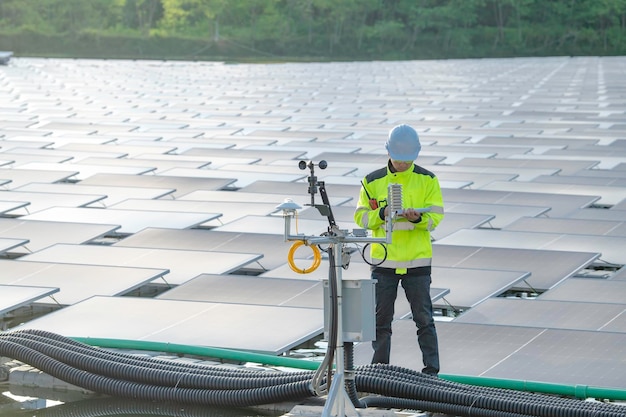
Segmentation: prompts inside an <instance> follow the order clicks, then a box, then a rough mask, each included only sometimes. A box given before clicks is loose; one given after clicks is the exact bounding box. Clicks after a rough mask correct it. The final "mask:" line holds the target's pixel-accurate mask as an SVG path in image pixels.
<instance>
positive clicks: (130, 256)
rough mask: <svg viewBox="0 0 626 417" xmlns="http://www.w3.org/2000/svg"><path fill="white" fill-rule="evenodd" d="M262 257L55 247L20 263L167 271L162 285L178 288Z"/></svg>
mask: <svg viewBox="0 0 626 417" xmlns="http://www.w3.org/2000/svg"><path fill="white" fill-rule="evenodd" d="M261 257H262V255H257V254H244V253H231V252H217V251H215V252H213V251H189V250H177V249H153V248H124V247H116V246H95V245H66V244H56V245H53V246H50V247H48V248H45V249H42V250H40V251H38V252H35V253H32V254H30V255H25V256H22V257H21V258H20V260H21V261H38V262H57V263H69V264H85V265H111V266H132V267H138V268H156V269H167V270H168V271H169V273H168V274H167V275H165V276H164V277H163V279H164V281H165V283H167V284H170V285H179V284H182V283H183V282H185V281H189V280H190V279H192V278H195V277H197V276H198V275H200V274H202V273H214V274H227V273H230V272H235V271H237V270H238V269H240V268H243V267H244V266H245V265H247V264H249V263H252V262H256V261H257V260H259V259H260V258H261Z"/></svg>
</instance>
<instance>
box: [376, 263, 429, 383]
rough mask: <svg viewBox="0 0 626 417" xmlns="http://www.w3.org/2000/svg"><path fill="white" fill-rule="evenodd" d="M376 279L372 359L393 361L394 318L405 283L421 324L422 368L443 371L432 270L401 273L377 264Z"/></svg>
mask: <svg viewBox="0 0 626 417" xmlns="http://www.w3.org/2000/svg"><path fill="white" fill-rule="evenodd" d="M372 279H375V280H377V282H376V340H374V341H373V342H372V347H373V348H374V356H373V357H372V363H389V357H390V354H391V322H392V321H393V315H394V304H395V301H396V297H397V295H398V284H402V288H404V293H405V294H406V298H407V300H408V301H409V304H410V305H411V312H412V315H413V321H414V322H415V325H416V326H417V342H418V344H419V347H420V349H421V351H422V361H423V362H424V369H422V372H424V373H428V374H432V375H436V374H438V373H439V346H438V342H437V330H436V329H435V321H434V320H433V307H432V301H431V299H430V282H431V276H430V273H429V272H424V271H423V270H421V268H417V269H416V270H409V271H408V273H407V274H404V275H398V274H396V273H395V270H393V269H384V268H376V269H375V270H373V271H372Z"/></svg>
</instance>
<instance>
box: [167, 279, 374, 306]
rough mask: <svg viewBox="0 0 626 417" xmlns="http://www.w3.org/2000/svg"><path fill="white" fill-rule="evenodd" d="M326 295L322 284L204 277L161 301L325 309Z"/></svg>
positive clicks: (192, 281)
mask: <svg viewBox="0 0 626 417" xmlns="http://www.w3.org/2000/svg"><path fill="white" fill-rule="evenodd" d="M365 278H367V277H365ZM323 295H324V292H323V285H322V281H310V280H301V279H282V278H268V277H258V276H250V275H233V274H231V275H215V274H213V275H210V274H202V275H200V276H198V277H196V278H194V279H192V280H191V281H188V282H186V283H184V284H182V285H179V286H178V287H176V288H172V289H171V290H168V291H166V292H164V293H162V294H161V295H159V296H158V297H157V298H161V299H167V300H189V301H210V302H214V303H235V304H253V305H273V306H288V307H307V308H323V301H324V298H323Z"/></svg>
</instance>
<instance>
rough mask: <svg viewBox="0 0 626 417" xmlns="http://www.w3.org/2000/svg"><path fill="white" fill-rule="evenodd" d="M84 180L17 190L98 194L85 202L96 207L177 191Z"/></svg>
mask: <svg viewBox="0 0 626 417" xmlns="http://www.w3.org/2000/svg"><path fill="white" fill-rule="evenodd" d="M84 182H85V181H81V182H79V183H76V184H43V183H30V184H27V185H24V186H22V187H20V188H19V190H16V191H18V192H21V191H26V192H29V193H38V195H41V198H42V199H50V198H55V195H56V194H70V195H69V196H68V198H79V196H81V195H82V196H83V197H80V198H83V199H85V198H87V197H89V196H94V195H97V197H98V199H95V200H92V201H91V202H90V203H87V204H83V205H85V206H88V205H91V204H93V206H94V207H103V206H105V207H106V206H108V205H112V204H115V203H118V202H120V201H124V200H126V199H128V198H160V197H164V196H168V195H170V194H172V193H173V192H174V191H176V190H174V189H166V188H143V187H133V186H129V187H125V186H122V185H120V186H113V185H86V184H84ZM12 192H14V191H12ZM71 194H75V196H72V195H71ZM16 195H17V194H16ZM33 197H34V196H33ZM69 201H71V200H69ZM57 205H58V204H57Z"/></svg>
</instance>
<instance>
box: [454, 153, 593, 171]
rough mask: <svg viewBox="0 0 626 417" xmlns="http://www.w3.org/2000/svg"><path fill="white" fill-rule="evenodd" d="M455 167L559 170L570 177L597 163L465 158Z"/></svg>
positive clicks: (558, 160)
mask: <svg viewBox="0 0 626 417" xmlns="http://www.w3.org/2000/svg"><path fill="white" fill-rule="evenodd" d="M454 165H455V166H480V167H500V168H511V169H514V168H542V169H554V168H558V169H559V174H561V175H570V174H573V173H575V172H577V171H580V170H582V169H591V168H593V167H595V166H596V165H598V162H597V161H568V160H563V159H558V158H552V159H539V158H535V157H532V158H530V157H528V155H525V156H522V157H520V158H513V159H511V158H507V159H503V158H491V159H489V160H487V161H485V160H484V159H481V158H465V159H462V160H460V161H458V162H457V163H455V164H454Z"/></svg>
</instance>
